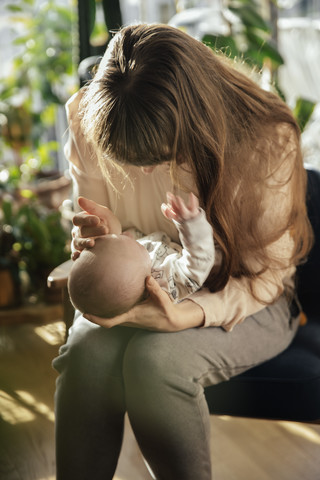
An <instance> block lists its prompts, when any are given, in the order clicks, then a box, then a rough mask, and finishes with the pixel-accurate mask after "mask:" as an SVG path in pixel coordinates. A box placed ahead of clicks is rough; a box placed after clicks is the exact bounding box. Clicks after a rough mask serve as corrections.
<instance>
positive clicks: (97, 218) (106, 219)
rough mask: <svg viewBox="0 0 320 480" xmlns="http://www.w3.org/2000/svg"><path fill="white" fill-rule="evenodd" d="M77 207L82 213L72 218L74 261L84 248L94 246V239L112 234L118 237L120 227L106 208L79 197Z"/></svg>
mask: <svg viewBox="0 0 320 480" xmlns="http://www.w3.org/2000/svg"><path fill="white" fill-rule="evenodd" d="M78 204H79V207H80V208H81V209H82V210H83V211H82V212H79V213H76V214H75V216H74V217H73V224H74V227H73V229H72V238H73V240H72V259H73V260H76V259H77V258H78V257H79V255H80V252H81V251H82V250H83V249H84V248H92V247H93V246H94V239H95V237H99V236H101V235H106V234H108V233H114V234H115V235H120V234H121V232H122V227H121V224H120V221H119V219H118V218H117V217H116V216H115V215H114V214H113V213H112V212H111V210H110V209H109V208H108V207H105V206H103V205H99V204H98V203H96V202H94V201H93V200H89V199H88V198H85V197H79V199H78Z"/></svg>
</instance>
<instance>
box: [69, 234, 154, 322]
mask: <svg viewBox="0 0 320 480" xmlns="http://www.w3.org/2000/svg"><path fill="white" fill-rule="evenodd" d="M150 274H151V260H150V257H149V254H148V252H147V250H146V249H145V248H144V247H143V246H142V245H140V243H138V242H136V241H135V240H133V239H132V238H130V237H127V236H126V235H104V236H101V237H98V238H96V239H95V246H94V247H93V248H90V249H86V250H83V251H82V252H81V255H80V257H79V258H78V259H77V260H76V261H75V262H74V264H73V266H72V269H71V273H70V275H69V280H68V289H69V295H70V299H71V302H72V304H73V305H74V307H75V308H76V309H78V310H80V312H82V313H89V314H92V315H97V316H100V317H104V318H111V317H115V316H116V315H120V314H121V313H124V312H127V311H128V310H130V308H132V307H133V306H134V305H135V304H136V303H137V302H139V301H140V300H142V299H143V298H144V295H145V279H146V277H147V276H148V275H150Z"/></svg>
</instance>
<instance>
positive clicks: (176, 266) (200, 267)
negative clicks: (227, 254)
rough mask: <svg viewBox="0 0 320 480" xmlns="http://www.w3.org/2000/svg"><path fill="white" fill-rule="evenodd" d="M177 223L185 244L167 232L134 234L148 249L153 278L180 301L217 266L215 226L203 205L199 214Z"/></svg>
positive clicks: (134, 230)
mask: <svg viewBox="0 0 320 480" xmlns="http://www.w3.org/2000/svg"><path fill="white" fill-rule="evenodd" d="M174 223H175V225H176V227H177V230H178V232H179V238H180V242H181V245H179V244H178V243H175V242H172V241H171V238H170V237H169V236H168V235H167V234H166V233H164V232H154V233H151V234H150V235H147V236H143V234H142V233H141V232H139V231H138V230H136V229H130V233H131V234H133V236H134V238H135V239H136V240H137V241H138V242H139V243H141V245H143V246H144V247H145V248H146V249H147V250H148V252H149V255H150V258H151V275H152V276H153V278H154V279H155V280H157V282H158V283H159V285H160V286H161V288H162V289H163V290H165V291H166V292H167V293H168V294H169V296H170V298H171V299H172V300H173V301H174V302H175V303H177V302H179V301H180V300H182V299H183V298H185V297H187V296H189V295H191V294H192V293H194V292H195V291H197V290H199V288H201V287H202V285H203V283H204V282H205V280H206V279H207V277H208V275H209V273H210V271H211V269H212V267H213V264H214V257H215V248H214V241H213V231H212V227H211V225H210V224H209V222H208V221H207V219H206V216H205V213H204V211H203V210H202V209H201V208H200V209H199V215H197V216H196V217H194V218H192V219H190V220H186V221H184V222H182V223H179V222H176V221H174Z"/></svg>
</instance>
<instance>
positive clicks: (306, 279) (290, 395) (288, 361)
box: [48, 168, 320, 423]
mask: <svg viewBox="0 0 320 480" xmlns="http://www.w3.org/2000/svg"><path fill="white" fill-rule="evenodd" d="M307 173H308V199H307V200H308V213H309V218H310V221H311V223H312V226H313V229H314V233H315V244H314V247H313V249H312V251H311V253H310V255H309V258H308V261H307V263H305V264H304V265H302V266H300V267H299V268H298V276H297V281H298V295H299V299H300V301H301V303H302V307H303V310H304V312H305V314H306V316H307V323H306V324H305V325H303V326H300V328H299V330H298V333H297V335H296V337H295V339H294V340H293V342H292V344H291V345H290V346H289V348H287V349H286V350H285V351H284V352H283V353H281V354H280V355H278V356H277V357H275V358H273V359H272V360H269V361H268V362H265V363H263V364H261V365H259V366H258V367H255V368H252V369H251V370H248V371H247V372H245V373H243V374H241V375H238V376H236V377H233V378H232V379H231V380H229V381H227V382H223V383H220V384H218V385H214V386H212V387H208V388H206V389H205V395H206V399H207V402H208V405H209V410H210V412H211V413H212V414H218V415H231V416H238V417H251V418H264V419H278V420H294V421H301V422H313V423H319V422H320V172H319V171H317V170H315V169H313V168H307ZM70 263H71V262H66V263H65V264H63V265H61V266H60V267H58V268H57V269H55V270H54V271H53V272H52V273H51V274H50V276H49V277H48V284H49V286H53V287H54V286H57V287H62V288H63V289H64V293H65V295H64V299H65V309H64V311H65V316H64V320H65V322H66V327H67V329H68V327H69V326H70V325H71V322H72V318H73V310H72V308H71V304H70V301H69V297H68V293H67V288H66V284H67V276H68V270H69V269H70Z"/></svg>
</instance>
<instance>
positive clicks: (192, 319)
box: [84, 277, 204, 332]
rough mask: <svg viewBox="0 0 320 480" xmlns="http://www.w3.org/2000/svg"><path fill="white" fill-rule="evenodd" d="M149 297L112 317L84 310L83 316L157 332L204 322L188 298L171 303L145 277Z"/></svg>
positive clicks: (153, 283) (97, 322)
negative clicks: (125, 311) (87, 312)
mask: <svg viewBox="0 0 320 480" xmlns="http://www.w3.org/2000/svg"><path fill="white" fill-rule="evenodd" d="M146 288H147V290H148V292H149V297H148V299H147V300H145V301H144V302H142V303H139V304H138V305H135V306H134V307H133V308H132V309H131V310H130V311H129V312H127V313H124V314H122V315H118V316H117V317H114V318H101V317H97V316H95V315H89V314H85V315H84V317H85V318H87V319H88V320H90V321H91V322H93V323H96V324H97V325H101V326H102V327H105V328H111V327H115V326H116V325H123V326H126V327H135V328H142V329H146V330H153V331H158V332H178V331H180V330H185V329H187V328H193V327H200V326H202V325H203V322H204V313H203V310H202V308H201V307H200V306H199V305H197V304H196V303H194V302H192V301H191V300H185V301H183V302H180V303H177V304H174V303H172V301H171V300H170V298H169V296H168V295H167V293H166V292H165V291H164V290H162V288H161V287H160V285H159V284H158V283H157V281H156V280H155V279H154V278H153V277H147V279H146Z"/></svg>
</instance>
